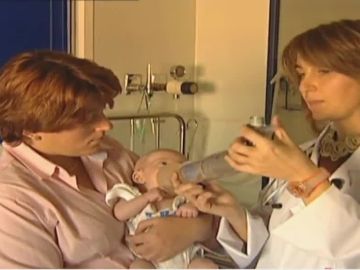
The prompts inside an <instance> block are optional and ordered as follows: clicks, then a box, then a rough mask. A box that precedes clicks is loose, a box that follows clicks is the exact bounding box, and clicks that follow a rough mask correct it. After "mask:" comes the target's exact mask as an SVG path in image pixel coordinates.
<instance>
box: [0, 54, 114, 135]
mask: <svg viewBox="0 0 360 270" xmlns="http://www.w3.org/2000/svg"><path fill="white" fill-rule="evenodd" d="M120 92H121V86H120V82H119V80H118V78H117V77H116V76H115V75H114V73H113V72H112V71H111V70H110V69H107V68H105V67H102V66H99V65H97V64H96V63H94V62H92V61H90V60H86V59H81V58H77V57H75V56H72V55H70V54H67V53H63V52H54V51H32V52H24V53H21V54H19V55H17V56H15V57H14V58H12V59H10V60H9V61H8V62H7V63H6V64H5V65H4V66H3V67H2V69H1V70H0V134H1V137H2V138H3V140H4V141H6V142H17V141H22V137H23V135H22V134H23V131H24V130H27V131H30V132H39V131H42V132H57V131H60V130H64V129H67V128H71V127H72V126H74V125H75V124H77V123H83V122H87V121H91V120H93V119H91V118H92V117H94V113H93V112H94V110H99V109H101V108H105V106H106V105H108V106H109V107H110V108H112V107H113V103H114V97H115V96H116V95H117V94H118V93H120Z"/></svg>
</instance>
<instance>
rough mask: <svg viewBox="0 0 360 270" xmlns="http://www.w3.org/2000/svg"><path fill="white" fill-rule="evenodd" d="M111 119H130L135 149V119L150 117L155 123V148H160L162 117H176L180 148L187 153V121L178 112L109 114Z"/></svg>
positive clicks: (131, 147)
mask: <svg viewBox="0 0 360 270" xmlns="http://www.w3.org/2000/svg"><path fill="white" fill-rule="evenodd" d="M108 119H109V120H110V121H124V120H129V121H130V150H132V151H134V142H135V121H136V120H144V119H149V120H150V121H152V122H153V124H154V125H155V127H156V129H155V136H154V137H155V148H156V149H159V148H160V147H161V136H160V128H161V123H162V122H163V121H162V119H175V120H176V121H177V124H178V129H179V138H178V150H179V152H181V153H182V154H183V155H185V154H186V153H185V149H186V147H185V143H186V123H185V120H184V118H183V117H182V116H180V115H178V114H176V113H168V112H164V113H152V114H135V115H122V116H109V117H108Z"/></svg>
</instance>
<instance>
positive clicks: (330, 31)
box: [282, 20, 360, 86]
mask: <svg viewBox="0 0 360 270" xmlns="http://www.w3.org/2000/svg"><path fill="white" fill-rule="evenodd" d="M298 55H300V56H301V57H302V58H303V59H304V60H306V61H307V62H309V63H311V64H313V65H315V66H318V67H323V68H329V69H331V70H334V71H336V72H339V73H342V74H345V75H347V76H349V77H352V78H353V79H355V80H360V20H341V21H337V22H332V23H329V24H322V25H319V26H317V27H315V28H312V29H309V30H307V31H305V32H303V33H301V34H299V35H297V36H296V37H294V38H293V39H292V40H291V41H290V42H289V43H288V45H287V46H286V47H285V49H284V51H283V55H282V66H283V69H284V72H285V74H286V75H287V76H288V77H289V79H290V80H291V81H292V82H293V83H295V85H296V86H298V85H299V83H300V81H299V77H298V74H297V72H296V60H297V57H298Z"/></svg>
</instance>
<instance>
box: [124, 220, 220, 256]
mask: <svg viewBox="0 0 360 270" xmlns="http://www.w3.org/2000/svg"><path fill="white" fill-rule="evenodd" d="M212 221H213V217H212V216H209V215H200V216H199V217H197V218H181V217H166V218H164V217H161V218H153V219H149V220H144V221H142V222H141V223H139V226H138V228H137V230H136V231H135V235H133V236H128V237H127V241H128V245H129V247H130V248H131V249H132V250H134V251H135V252H136V253H137V254H139V255H140V256H141V257H143V258H144V259H146V260H150V261H158V262H161V261H164V260H166V259H169V258H171V257H173V256H175V255H176V254H178V253H180V252H181V251H183V250H184V249H186V248H187V247H189V246H191V245H192V244H193V243H195V242H204V241H206V240H208V239H209V238H210V237H212V236H213V235H212Z"/></svg>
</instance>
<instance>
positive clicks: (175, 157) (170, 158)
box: [142, 150, 185, 190]
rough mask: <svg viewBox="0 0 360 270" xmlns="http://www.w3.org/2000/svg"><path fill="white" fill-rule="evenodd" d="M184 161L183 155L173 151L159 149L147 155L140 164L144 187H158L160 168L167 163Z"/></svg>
mask: <svg viewBox="0 0 360 270" xmlns="http://www.w3.org/2000/svg"><path fill="white" fill-rule="evenodd" d="M184 161H185V157H184V156H183V155H181V154H180V153H178V152H175V151H174V152H173V151H169V150H159V151H156V152H153V153H151V154H150V155H148V156H147V157H146V158H145V160H144V162H143V164H142V169H143V172H144V174H143V175H144V180H145V186H146V189H147V190H149V189H151V188H155V187H159V184H158V181H157V176H158V173H159V170H160V168H162V167H164V166H167V165H173V164H181V163H183V162H184Z"/></svg>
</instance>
